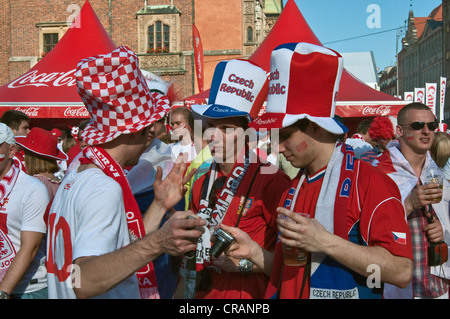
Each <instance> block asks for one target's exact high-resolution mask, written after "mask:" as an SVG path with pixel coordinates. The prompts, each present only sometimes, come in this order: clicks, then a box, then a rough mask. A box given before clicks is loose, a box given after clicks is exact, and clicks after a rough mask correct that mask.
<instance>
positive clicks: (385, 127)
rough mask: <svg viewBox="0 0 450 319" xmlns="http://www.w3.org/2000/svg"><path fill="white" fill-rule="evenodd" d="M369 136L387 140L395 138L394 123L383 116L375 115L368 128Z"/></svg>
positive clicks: (374, 138)
mask: <svg viewBox="0 0 450 319" xmlns="http://www.w3.org/2000/svg"><path fill="white" fill-rule="evenodd" d="M369 136H370V138H372V139H373V140H378V139H383V140H389V139H394V138H395V133H394V125H393V124H392V122H391V120H390V119H389V118H387V117H384V116H377V117H376V118H374V119H373V121H372V123H371V124H370V128H369Z"/></svg>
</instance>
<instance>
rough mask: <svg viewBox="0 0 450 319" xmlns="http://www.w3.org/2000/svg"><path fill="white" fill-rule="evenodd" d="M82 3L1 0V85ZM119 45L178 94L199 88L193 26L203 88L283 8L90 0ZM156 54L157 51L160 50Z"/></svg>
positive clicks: (219, 0) (178, 0)
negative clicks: (199, 50) (199, 51)
mask: <svg viewBox="0 0 450 319" xmlns="http://www.w3.org/2000/svg"><path fill="white" fill-rule="evenodd" d="M84 3H85V1H84V0H82V1H81V0H49V1H40V0H26V1H25V0H14V1H12V0H0V85H4V84H7V83H8V82H10V81H12V80H14V79H15V78H17V77H19V76H20V75H22V74H24V73H25V72H26V71H28V70H29V69H30V68H31V67H32V66H33V65H34V64H35V63H37V61H38V60H39V59H40V58H41V57H42V56H43V55H44V54H45V52H46V51H48V50H50V49H51V47H52V46H53V45H55V44H56V43H57V41H58V40H59V39H61V37H62V36H63V35H64V33H65V32H66V30H67V28H68V26H70V25H71V23H72V21H73V20H74V18H75V17H76V16H77V14H78V12H79V10H80V8H81V7H82V6H83V4H84ZM90 4H91V6H92V8H93V10H94V11H95V13H96V15H97V16H98V18H99V20H100V22H101V23H102V25H103V26H104V28H105V30H106V31H107V32H108V34H109V35H110V37H111V39H112V40H113V41H114V43H115V44H116V45H126V46H128V47H130V48H131V49H132V50H133V51H135V52H136V53H137V54H138V56H139V58H140V65H141V68H143V69H146V70H149V71H152V72H155V73H157V74H160V75H162V76H163V78H166V79H170V80H172V81H174V83H175V90H176V92H177V93H178V94H177V95H178V96H179V97H187V96H190V95H192V94H195V93H197V88H196V78H195V71H194V62H193V61H194V57H193V41H192V24H193V22H194V23H195V25H196V26H197V29H198V30H199V32H200V36H201V38H202V43H203V49H204V70H205V88H209V86H210V83H211V79H212V75H213V72H214V68H215V66H216V64H217V63H218V62H219V61H221V60H228V59H232V58H246V57H248V56H250V55H251V53H253V52H254V50H255V49H256V48H257V47H258V45H259V44H260V43H261V42H262V40H263V39H264V37H265V36H266V35H267V33H268V32H269V30H270V28H271V26H272V25H273V24H274V22H275V21H276V19H277V17H278V16H279V14H280V13H281V10H282V8H283V5H282V1H281V0H259V1H258V0H214V1H206V0H108V1H106V0H90ZM160 51H161V52H160Z"/></svg>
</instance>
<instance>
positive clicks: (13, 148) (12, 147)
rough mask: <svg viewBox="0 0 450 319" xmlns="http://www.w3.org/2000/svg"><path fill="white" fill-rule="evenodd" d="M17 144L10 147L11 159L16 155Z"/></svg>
mask: <svg viewBox="0 0 450 319" xmlns="http://www.w3.org/2000/svg"><path fill="white" fill-rule="evenodd" d="M16 150H17V148H16V144H11V145H9V158H13V157H14V156H15V155H16Z"/></svg>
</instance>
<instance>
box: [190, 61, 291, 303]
mask: <svg viewBox="0 0 450 319" xmlns="http://www.w3.org/2000/svg"><path fill="white" fill-rule="evenodd" d="M267 85H268V77H267V73H266V72H265V71H264V70H263V69H261V68H260V67H259V66H257V65H255V64H253V63H252V62H250V61H245V60H231V61H222V62H220V63H219V64H218V65H217V66H216V69H215V72H214V77H213V81H212V85H211V91H210V96H209V101H208V102H209V104H206V105H193V106H192V110H193V112H194V114H195V116H196V117H198V118H201V119H202V120H203V122H204V123H205V125H206V127H205V132H204V134H203V136H204V138H205V139H206V140H207V142H208V147H209V148H210V150H211V155H212V157H213V161H212V163H211V166H210V167H209V169H208V170H206V172H204V175H202V176H201V177H200V178H198V179H197V180H196V181H195V182H194V183H193V186H192V199H191V210H192V211H194V212H195V213H196V214H197V216H200V217H202V219H204V220H207V221H208V226H207V230H206V231H205V233H204V234H203V235H202V238H201V240H199V242H198V245H197V249H196V258H192V259H188V258H186V259H185V267H184V268H183V275H184V278H185V283H186V285H184V288H185V291H184V292H185V294H184V295H183V296H182V297H184V298H197V299H201V298H213V299H241V298H244V299H248V298H262V297H263V296H264V290H265V288H266V287H267V283H268V279H269V278H268V274H266V273H264V271H263V269H261V268H260V267H257V266H254V265H253V263H252V262H251V261H250V260H248V259H246V258H232V257H229V256H226V255H225V254H223V253H221V254H219V253H218V254H217V255H215V254H213V255H211V252H213V251H214V250H213V247H214V245H213V244H212V238H213V237H212V236H213V233H214V229H215V228H216V227H217V226H218V225H220V224H223V225H228V226H234V227H236V228H237V229H240V230H241V231H242V232H244V233H245V234H246V235H247V236H249V237H250V238H252V239H253V240H254V241H255V243H256V245H257V246H258V249H261V250H262V251H264V252H270V251H273V249H274V248H275V242H276V236H277V231H276V224H275V219H276V216H275V214H274V213H275V208H276V204H277V201H278V198H279V196H281V194H282V192H283V191H284V190H285V189H287V187H288V185H289V178H288V177H287V175H285V174H284V173H283V172H281V170H279V169H278V168H277V167H275V166H273V165H272V164H270V163H267V162H263V161H262V160H261V159H260V158H259V156H258V155H257V154H256V153H255V152H254V150H252V149H251V145H250V144H251V142H249V141H252V138H254V136H255V135H256V134H255V132H254V131H251V130H248V123H249V122H250V121H251V120H252V118H254V117H255V116H256V115H257V114H258V111H259V109H260V107H261V105H262V103H263V102H264V99H265V97H266V94H267ZM252 133H253V136H251V135H252ZM247 138H248V139H249V140H247ZM225 227H226V226H225ZM192 274H194V275H195V280H193V278H191V275H192ZM190 283H193V284H192V285H190ZM194 286H195V287H194Z"/></svg>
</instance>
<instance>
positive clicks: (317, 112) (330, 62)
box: [250, 42, 347, 134]
mask: <svg viewBox="0 0 450 319" xmlns="http://www.w3.org/2000/svg"><path fill="white" fill-rule="evenodd" d="M343 63H344V62H343V59H342V57H341V55H340V54H339V53H337V52H335V51H333V50H330V49H328V48H324V47H322V46H318V45H314V44H310V43H305V42H301V43H286V44H282V45H280V46H278V47H277V48H275V49H274V51H273V52H272V55H271V63H270V64H271V65H270V76H269V80H270V82H269V93H268V98H267V107H266V112H265V113H264V114H263V115H262V116H261V117H259V118H257V119H256V120H254V121H253V122H252V123H250V126H251V127H254V128H255V129H262V128H266V129H271V128H283V127H287V126H289V125H292V124H294V123H295V122H297V121H298V120H301V119H303V118H307V119H309V120H310V121H312V122H314V123H316V124H317V125H319V126H320V127H322V128H323V129H325V130H327V131H328V132H331V133H334V134H342V133H345V132H346V131H347V128H346V127H345V126H344V125H343V124H341V123H340V122H339V121H337V120H336V119H334V112H335V106H336V97H337V92H338V88H339V82H340V79H341V75H342V70H343Z"/></svg>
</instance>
